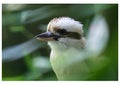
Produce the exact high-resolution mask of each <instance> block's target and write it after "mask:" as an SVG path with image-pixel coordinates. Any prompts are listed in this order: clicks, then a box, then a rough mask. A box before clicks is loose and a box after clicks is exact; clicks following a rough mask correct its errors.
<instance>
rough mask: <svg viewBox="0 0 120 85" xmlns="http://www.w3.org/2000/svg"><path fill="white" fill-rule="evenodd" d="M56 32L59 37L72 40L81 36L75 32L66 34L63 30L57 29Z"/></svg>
mask: <svg viewBox="0 0 120 85" xmlns="http://www.w3.org/2000/svg"><path fill="white" fill-rule="evenodd" d="M57 32H58V33H59V34H60V35H65V36H66V37H70V38H73V39H81V37H82V36H81V35H80V34H79V33H77V32H67V31H66V30H65V29H58V30H57Z"/></svg>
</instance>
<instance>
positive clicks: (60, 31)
mask: <svg viewBox="0 0 120 85" xmlns="http://www.w3.org/2000/svg"><path fill="white" fill-rule="evenodd" d="M57 32H58V33H59V34H61V35H66V34H68V32H67V31H66V30H65V29H59V30H57Z"/></svg>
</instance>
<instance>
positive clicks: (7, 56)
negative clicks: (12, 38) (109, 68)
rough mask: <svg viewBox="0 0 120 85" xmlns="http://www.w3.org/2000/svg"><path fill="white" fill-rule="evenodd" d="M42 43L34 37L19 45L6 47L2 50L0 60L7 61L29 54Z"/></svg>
mask: <svg viewBox="0 0 120 85" xmlns="http://www.w3.org/2000/svg"><path fill="white" fill-rule="evenodd" d="M40 46H42V44H40V42H38V41H37V40H35V39H32V40H29V41H27V42H24V43H22V44H20V45H16V46H12V47H8V48H6V49H3V51H2V61H3V62H9V61H13V60H16V59H19V58H22V57H23V56H25V55H27V54H30V53H31V52H33V51H35V50H37V49H38V48H39V47H40Z"/></svg>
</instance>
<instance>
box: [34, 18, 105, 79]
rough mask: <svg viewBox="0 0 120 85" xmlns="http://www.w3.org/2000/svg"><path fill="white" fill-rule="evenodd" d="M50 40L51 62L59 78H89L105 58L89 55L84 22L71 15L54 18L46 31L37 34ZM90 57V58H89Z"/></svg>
mask: <svg viewBox="0 0 120 85" xmlns="http://www.w3.org/2000/svg"><path fill="white" fill-rule="evenodd" d="M36 38H37V39H38V40H42V41H46V42H48V45H49V46H50V48H51V53H50V63H51V66H52V68H53V71H54V72H55V74H56V76H57V78H58V80H89V78H90V77H91V76H94V75H95V74H94V72H95V71H96V70H97V69H95V67H97V65H99V64H100V62H103V60H104V59H100V58H98V57H97V58H96V57H89V56H94V55H91V53H92V51H87V50H88V49H86V48H87V44H88V42H87V40H86V38H85V36H84V30H83V24H82V23H81V22H80V21H76V20H75V19H73V18H70V17H58V18H53V19H52V20H51V21H50V22H49V23H48V25H47V31H46V32H45V33H41V34H38V35H37V36H36ZM88 57H89V58H88Z"/></svg>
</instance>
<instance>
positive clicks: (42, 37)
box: [35, 32, 61, 41]
mask: <svg viewBox="0 0 120 85" xmlns="http://www.w3.org/2000/svg"><path fill="white" fill-rule="evenodd" d="M60 37H61V36H60V35H55V34H53V33H51V32H45V33H42V34H39V35H37V36H35V38H37V39H39V40H42V41H55V40H58V38H60Z"/></svg>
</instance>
